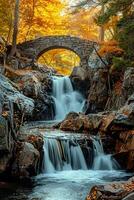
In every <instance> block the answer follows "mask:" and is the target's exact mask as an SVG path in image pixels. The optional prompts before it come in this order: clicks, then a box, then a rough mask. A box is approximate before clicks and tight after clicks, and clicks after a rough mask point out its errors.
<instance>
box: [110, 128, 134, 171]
mask: <svg viewBox="0 0 134 200" xmlns="http://www.w3.org/2000/svg"><path fill="white" fill-rule="evenodd" d="M115 150H116V152H117V153H116V154H115V155H114V157H115V158H116V160H117V161H118V162H119V163H120V165H121V166H122V167H123V168H125V169H127V170H132V171H134V130H130V131H123V132H120V133H119V134H118V140H116V147H115Z"/></svg>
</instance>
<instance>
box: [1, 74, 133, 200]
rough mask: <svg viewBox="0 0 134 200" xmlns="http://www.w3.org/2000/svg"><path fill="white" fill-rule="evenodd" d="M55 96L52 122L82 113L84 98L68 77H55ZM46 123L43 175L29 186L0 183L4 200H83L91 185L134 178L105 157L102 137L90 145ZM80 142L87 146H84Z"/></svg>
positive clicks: (33, 179)
mask: <svg viewBox="0 0 134 200" xmlns="http://www.w3.org/2000/svg"><path fill="white" fill-rule="evenodd" d="M52 97H53V99H54V105H55V117H54V119H53V120H57V121H60V120H63V119H64V118H65V116H66V114H68V113H69V112H71V111H74V112H82V111H83V108H84V103H85V99H84V97H83V96H82V95H81V94H80V93H79V92H77V91H74V90H73V86H72V84H71V81H70V79H69V78H68V77H54V78H53V94H52ZM42 123H43V122H42ZM44 124H45V125H46V126H48V127H49V130H44V132H42V134H43V137H44V160H43V165H42V173H41V174H39V175H38V176H36V177H33V178H32V181H31V182H30V183H29V182H26V183H21V181H20V182H19V183H17V184H16V183H8V184H6V183H0V185H2V184H3V185H2V186H3V187H2V188H3V189H2V190H0V199H1V200H64V199H66V200H84V199H85V197H86V195H87V193H88V192H89V190H90V189H91V187H92V186H94V185H96V184H104V183H107V182H111V181H119V180H127V179H128V178H129V177H130V176H131V174H129V173H126V172H125V171H122V170H121V169H120V167H119V166H118V164H117V163H116V162H115V161H114V160H113V159H112V156H111V155H105V153H104V151H103V146H102V144H101V140H100V138H98V137H92V138H90V139H91V140H92V144H93V145H92V146H89V145H88V144H87V140H86V137H87V136H84V135H83V134H73V133H64V132H63V131H59V130H56V131H55V130H53V129H51V128H50V126H51V125H52V124H53V123H52V124H51V122H44ZM79 141H80V142H79ZM81 141H82V142H83V141H85V142H86V143H84V145H83V146H82V145H81V144H80V143H81ZM83 149H84V150H83ZM85 150H86V152H87V153H86V156H85V154H84V152H85Z"/></svg>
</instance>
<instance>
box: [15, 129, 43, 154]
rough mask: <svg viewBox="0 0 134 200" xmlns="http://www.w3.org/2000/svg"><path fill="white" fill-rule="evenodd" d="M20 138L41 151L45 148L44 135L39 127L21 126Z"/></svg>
mask: <svg viewBox="0 0 134 200" xmlns="http://www.w3.org/2000/svg"><path fill="white" fill-rule="evenodd" d="M18 140H19V141H21V142H28V143H31V144H32V145H33V146H34V147H35V148H36V149H37V150H38V151H39V152H41V151H42V150H43V144H44V142H43V136H42V134H41V133H40V131H39V129H37V128H30V127H25V126H23V127H21V129H20V132H19V135H18Z"/></svg>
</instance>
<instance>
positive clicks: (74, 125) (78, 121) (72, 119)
mask: <svg viewBox="0 0 134 200" xmlns="http://www.w3.org/2000/svg"><path fill="white" fill-rule="evenodd" d="M102 118H103V115H102V114H89V115H84V114H78V113H70V114H68V115H67V117H66V118H65V120H64V121H63V122H61V124H60V129H61V130H64V131H74V132H80V131H81V132H88V131H94V132H95V131H96V130H97V129H98V128H99V126H100V124H101V121H102Z"/></svg>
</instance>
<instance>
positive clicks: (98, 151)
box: [93, 138, 119, 170]
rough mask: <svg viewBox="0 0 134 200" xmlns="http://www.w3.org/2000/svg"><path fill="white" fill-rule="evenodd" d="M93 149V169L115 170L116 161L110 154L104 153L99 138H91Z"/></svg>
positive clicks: (116, 166)
mask: <svg viewBox="0 0 134 200" xmlns="http://www.w3.org/2000/svg"><path fill="white" fill-rule="evenodd" d="M93 149H94V162H93V169H94V170H115V169H118V168H119V166H118V164H117V162H116V161H115V160H114V159H113V158H112V156H111V155H110V154H108V155H106V154H105V153H104V150H103V146H102V142H101V139H100V138H94V140H93Z"/></svg>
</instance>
